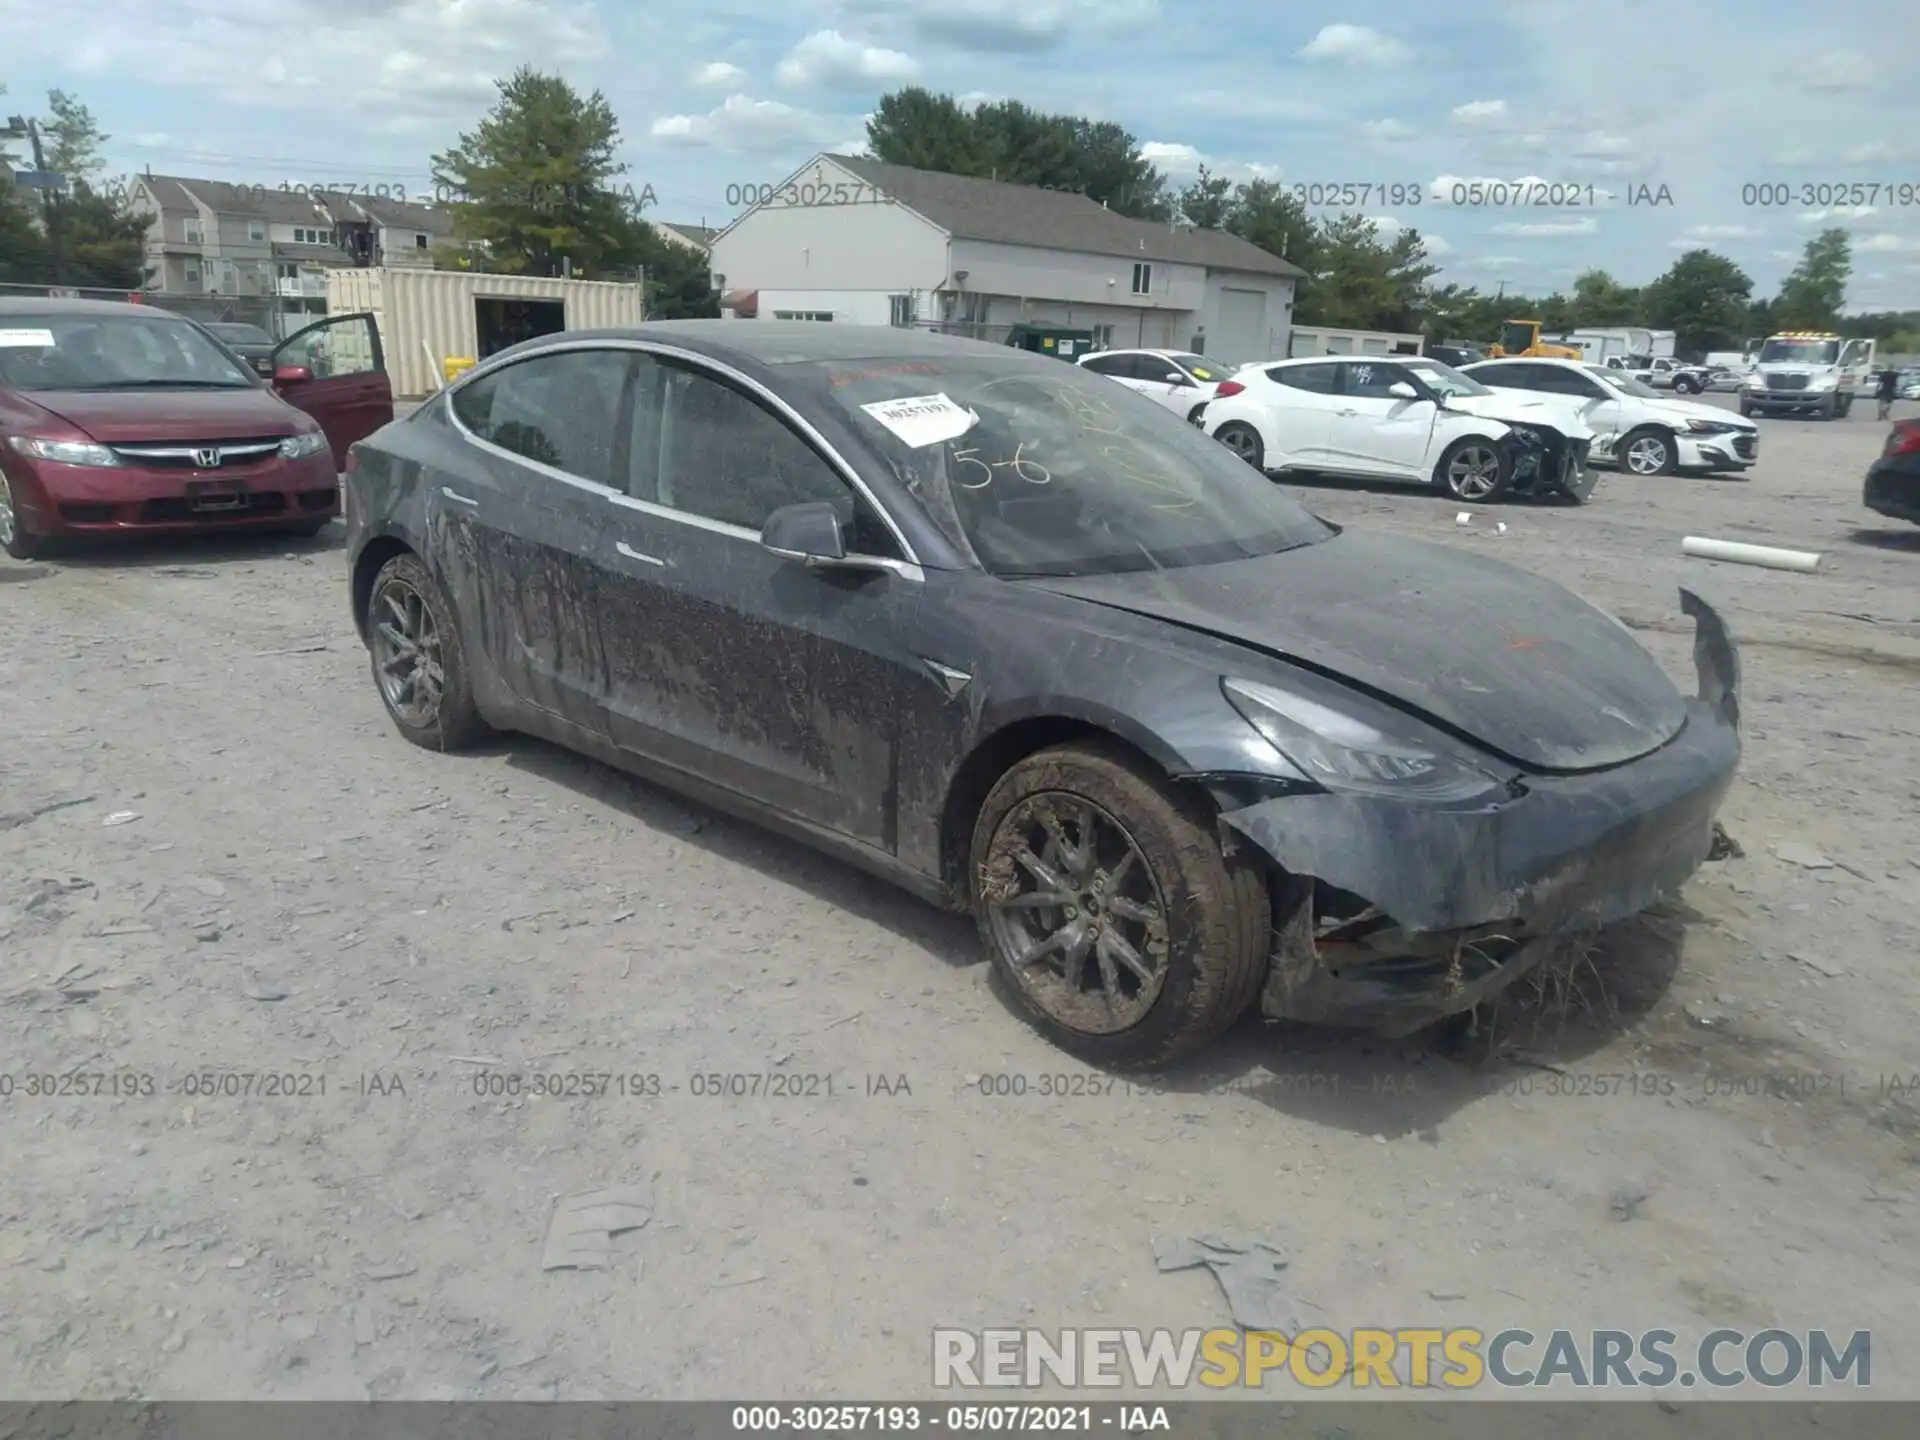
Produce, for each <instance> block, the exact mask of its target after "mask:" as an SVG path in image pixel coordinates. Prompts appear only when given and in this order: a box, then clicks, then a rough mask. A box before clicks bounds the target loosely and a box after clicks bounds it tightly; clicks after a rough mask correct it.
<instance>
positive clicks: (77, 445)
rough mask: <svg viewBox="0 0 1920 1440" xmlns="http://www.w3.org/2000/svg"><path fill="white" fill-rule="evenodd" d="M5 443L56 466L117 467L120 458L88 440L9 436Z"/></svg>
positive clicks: (22, 452) (102, 446) (104, 447)
mask: <svg viewBox="0 0 1920 1440" xmlns="http://www.w3.org/2000/svg"><path fill="white" fill-rule="evenodd" d="M7 443H8V444H9V445H11V446H13V448H14V449H16V450H18V451H19V452H20V453H21V454H22V455H30V456H32V457H33V458H34V459H35V460H51V461H52V462H53V463H54V464H56V465H100V466H107V465H118V464H119V463H120V457H119V456H118V455H116V454H114V453H113V451H111V450H109V449H108V448H107V447H106V446H104V445H95V444H94V443H93V442H92V441H90V440H42V439H40V438H39V437H38V436H37V435H9V436H8V437H7Z"/></svg>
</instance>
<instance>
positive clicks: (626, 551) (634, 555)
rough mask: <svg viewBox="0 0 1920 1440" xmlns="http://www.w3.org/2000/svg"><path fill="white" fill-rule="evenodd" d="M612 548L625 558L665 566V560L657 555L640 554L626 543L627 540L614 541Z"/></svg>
mask: <svg viewBox="0 0 1920 1440" xmlns="http://www.w3.org/2000/svg"><path fill="white" fill-rule="evenodd" d="M613 548H614V549H615V550H618V551H619V552H620V553H621V554H622V555H624V556H626V557H627V559H629V560H638V561H641V562H642V563H643V564H647V565H660V566H665V565H666V563H667V562H666V561H664V560H662V559H661V558H660V557H659V556H658V555H642V554H641V553H640V552H639V551H638V550H636V549H634V548H633V547H632V546H631V545H629V544H627V542H626V541H624V540H616V541H614V542H613Z"/></svg>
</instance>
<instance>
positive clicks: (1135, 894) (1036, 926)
mask: <svg viewBox="0 0 1920 1440" xmlns="http://www.w3.org/2000/svg"><path fill="white" fill-rule="evenodd" d="M987 853H988V855H989V857H990V858H989V860H988V862H987V875H986V877H985V882H986V883H985V884H984V885H983V887H982V891H983V893H982V897H981V898H982V900H983V902H984V903H985V906H986V911H987V927H988V933H989V934H990V935H991V936H992V939H993V943H994V945H995V946H996V947H997V948H998V949H999V950H1000V952H1001V954H1002V956H1003V957H1004V958H1005V959H1006V961H1007V962H1008V967H1009V969H1010V970H1011V971H1012V973H1013V974H1014V976H1015V977H1017V979H1018V982H1019V984H1020V986H1021V988H1022V989H1023V990H1025V991H1026V992H1027V995H1028V997H1029V998H1030V999H1031V1000H1032V1001H1033V1002H1034V1003H1035V1004H1037V1005H1038V1006H1039V1007H1040V1008H1041V1009H1042V1010H1044V1011H1045V1012H1046V1013H1047V1015H1048V1016H1050V1017H1051V1018H1052V1019H1054V1020H1056V1021H1058V1022H1059V1023H1060V1024H1062V1025H1065V1026H1067V1027H1069V1028H1070V1029H1073V1030H1078V1031H1080V1032H1081V1033H1083V1034H1090V1035H1111V1034H1115V1033H1117V1032H1119V1031H1122V1030H1126V1029H1129V1028H1131V1027H1132V1026H1134V1025H1137V1024H1138V1023H1140V1021H1141V1020H1143V1019H1144V1018H1145V1017H1146V1015H1147V1012H1148V1011H1150V1010H1151V1009H1152V1008H1153V1005H1154V1002H1155V1001H1156V1000H1157V999H1159V996H1160V991H1161V988H1162V987H1163V986H1164V985H1165V984H1166V978H1167V961H1168V946H1167V920H1166V904H1165V900H1164V898H1163V897H1162V895H1161V891H1160V884H1159V881H1158V880H1157V878H1156V877H1155V875H1154V873H1153V869H1152V866H1151V865H1150V864H1149V863H1148V861H1147V858H1146V856H1145V855H1144V854H1143V853H1142V852H1141V849H1140V846H1139V844H1138V843H1137V842H1136V841H1135V840H1134V839H1133V837H1132V836H1131V835H1130V834H1128V833H1127V830H1126V827H1125V826H1123V825H1122V824H1121V823H1120V822H1119V821H1118V820H1116V819H1115V818H1114V817H1113V816H1112V815H1110V814H1108V813H1107V812H1106V811H1105V810H1103V809H1101V808H1100V807H1099V806H1097V805H1095V804H1093V803H1092V802H1091V801H1089V800H1087V799H1085V798H1084V797H1082V796H1079V795H1074V794H1070V793H1067V792H1064V791H1042V792H1041V793H1039V794H1036V795H1031V796H1029V797H1027V798H1026V799H1025V800H1023V801H1021V802H1020V803H1019V804H1018V805H1016V806H1015V807H1014V808H1013V809H1012V810H1010V811H1009V812H1008V813H1007V815H1006V816H1005V818H1004V819H1002V820H1001V822H1000V824H999V826H998V828H997V829H996V830H995V831H994V835H993V840H992V843H991V844H990V845H989V846H988V850H987Z"/></svg>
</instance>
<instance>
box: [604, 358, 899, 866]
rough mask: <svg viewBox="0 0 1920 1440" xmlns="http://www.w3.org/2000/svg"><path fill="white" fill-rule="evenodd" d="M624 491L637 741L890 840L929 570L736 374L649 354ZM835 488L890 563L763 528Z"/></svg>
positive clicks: (690, 769) (617, 653)
mask: <svg viewBox="0 0 1920 1440" xmlns="http://www.w3.org/2000/svg"><path fill="white" fill-rule="evenodd" d="M643 365H644V367H645V368H644V369H643V371H642V373H641V378H640V382H639V384H638V387H637V393H638V395H639V397H640V398H639V403H638V404H637V405H636V407H635V410H634V412H633V421H632V438H631V441H630V444H629V447H628V448H629V451H630V455H631V459H630V461H629V463H628V466H627V478H628V494H627V495H626V496H624V497H623V498H621V499H619V500H616V501H614V502H613V503H612V504H611V505H609V506H608V507H607V509H608V513H607V516H606V525H607V529H608V537H607V538H608V541H609V546H610V549H611V552H612V554H611V557H610V558H609V559H608V560H607V562H606V563H607V566H608V569H607V578H605V579H604V580H603V582H602V588H601V615H602V623H603V625H604V627H605V634H606V637H607V660H608V664H609V667H610V676H611V680H610V694H609V723H610V726H611V730H612V735H613V738H614V741H615V743H617V744H619V745H620V746H621V747H622V748H623V749H626V750H629V751H631V752H633V753H635V754H637V755H640V756H644V757H647V758H649V759H652V760H654V761H656V762H659V763H664V764H667V765H670V766H672V767H673V768H675V769H678V770H681V771H684V772H686V773H689V774H692V775H695V776H697V777H699V778H701V779H704V780H706V781H709V782H710V783H713V784H716V785H719V786H722V787H724V788H725V789H728V790H731V791H733V792H735V793H737V794H741V795H745V796H747V797H749V798H751V799H753V800H756V801H759V802H761V803H763V804H766V805H770V806H771V807H773V808H774V809H777V810H780V811H783V812H785V813H786V814H788V815H790V816H793V817H796V818H798V819H801V820H803V821H806V822H808V823H810V824H813V825H817V826H820V827H822V828H824V829H827V830H831V831H833V832H835V833H837V834H840V835H844V836H848V837H850V838H852V839H855V840H858V841H861V842H864V843H866V844H869V845H872V846H875V847H877V848H880V849H883V850H892V849H894V848H895V842H896V836H895V828H894V827H895V792H896V788H897V779H896V775H895V769H896V754H897V740H898V734H897V729H898V720H897V717H898V715H899V714H900V710H901V706H902V703H903V694H904V690H905V687H908V686H912V687H916V688H917V689H920V690H924V689H925V688H926V687H927V686H928V685H929V684H930V683H931V682H930V679H929V676H928V674H927V672H926V670H925V669H924V668H923V666H922V664H921V662H920V660H919V658H918V656H917V655H916V653H915V650H914V646H913V641H912V636H913V623H914V616H915V613H916V609H917V606H918V604H919V600H920V595H921V593H922V591H923V589H924V582H923V581H922V580H921V579H920V578H919V571H918V569H917V568H916V567H914V566H912V565H910V564H907V563H905V561H904V559H903V557H904V553H905V552H904V550H903V548H902V547H901V544H900V542H899V540H898V538H897V536H896V535H895V534H894V533H893V531H892V530H891V529H890V528H889V527H888V526H887V525H886V523H885V522H884V521H883V520H882V519H881V517H880V514H879V512H878V510H876V509H875V508H874V507H873V505H872V503H871V502H870V501H869V500H868V499H867V498H866V497H865V496H864V495H862V494H860V493H858V492H857V491H856V490H855V488H854V487H853V486H852V485H850V484H849V483H848V481H847V479H846V478H845V476H844V474H843V473H842V471H841V470H840V468H839V467H838V466H836V465H835V464H834V463H832V461H831V460H830V459H829V458H828V457H827V456H825V455H824V454H823V453H822V452H821V451H820V450H819V449H818V448H817V447H816V446H815V445H814V444H813V443H812V442H811V441H810V440H809V439H808V438H806V437H805V436H803V435H801V434H800V433H799V432H798V431H797V430H796V429H795V428H794V427H793V426H792V425H791V423H790V422H789V420H788V418H787V417H785V416H783V415H781V414H778V413H776V411H775V410H774V409H773V408H772V407H770V406H769V405H768V404H767V403H766V401H765V399H764V398H763V397H762V396H760V395H757V394H755V393H753V391H752V390H751V388H750V387H749V386H747V385H746V384H745V383H743V382H742V381H741V380H740V379H739V378H738V377H736V376H733V375H731V374H729V373H727V372H725V371H723V370H721V369H720V368H718V367H711V368H710V367H708V366H707V365H706V364H704V363H701V364H695V363H693V362H690V361H686V360H684V359H681V358H678V357H676V358H672V359H667V358H659V359H650V360H648V361H645V362H643ZM806 501H825V502H827V503H829V504H831V505H833V506H834V508H835V509H836V510H837V511H838V512H839V513H840V516H841V521H842V529H843V531H844V532H845V533H846V535H847V546H848V549H849V550H850V551H853V552H856V553H863V554H869V555H875V556H880V557H883V558H886V559H888V560H891V561H894V562H895V566H894V568H893V569H892V570H890V571H882V572H880V573H875V574H854V573H847V572H836V571H829V570H812V569H809V568H808V567H807V566H805V565H804V564H801V563H799V562H797V561H793V560H787V559H783V558H781V557H780V556H778V555H775V554H773V553H772V552H771V551H769V550H767V549H766V548H764V547H763V546H762V545H761V544H760V529H761V527H762V525H763V524H764V523H765V521H766V519H767V517H768V516H769V515H770V514H772V513H773V511H774V510H776V509H778V508H779V507H780V506H783V505H791V504H799V503H802V502H806Z"/></svg>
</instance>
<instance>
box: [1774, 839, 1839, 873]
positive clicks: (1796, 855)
mask: <svg viewBox="0 0 1920 1440" xmlns="http://www.w3.org/2000/svg"><path fill="white" fill-rule="evenodd" d="M1773 853H1774V854H1775V855H1777V856H1778V857H1779V858H1780V859H1781V860H1784V861H1785V862H1786V863H1787V864H1789V865H1798V866H1799V867H1800V868H1801V869H1802V870H1831V869H1833V861H1831V860H1829V859H1828V858H1827V857H1826V856H1824V855H1822V854H1821V853H1820V852H1819V851H1818V850H1816V849H1814V848H1813V847H1812V846H1811V845H1802V844H1801V843H1800V842H1799V841H1797V840H1782V841H1781V842H1780V843H1779V844H1778V845H1775V846H1774V847H1773Z"/></svg>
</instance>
